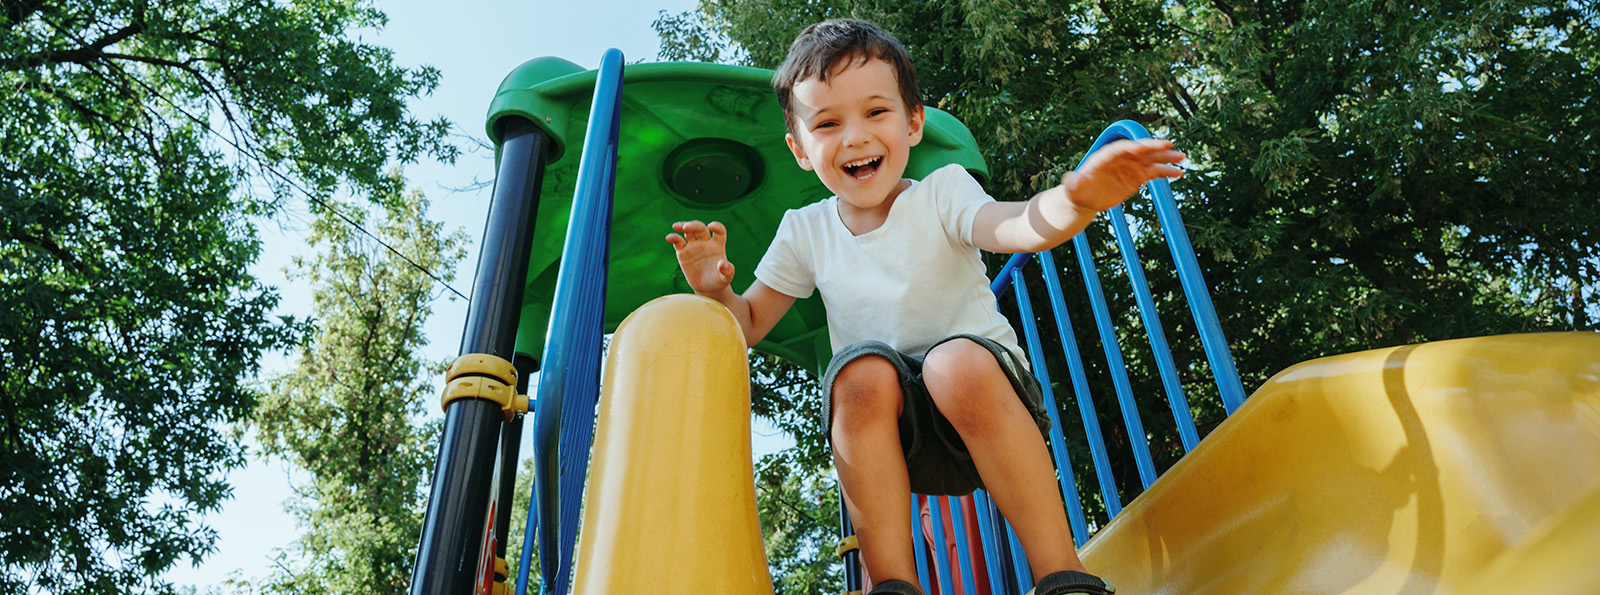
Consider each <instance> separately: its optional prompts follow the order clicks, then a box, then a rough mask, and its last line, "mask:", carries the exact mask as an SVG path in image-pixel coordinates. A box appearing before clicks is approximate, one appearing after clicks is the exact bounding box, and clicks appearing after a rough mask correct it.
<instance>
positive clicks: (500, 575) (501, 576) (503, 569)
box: [494, 557, 511, 582]
mask: <svg viewBox="0 0 1600 595" xmlns="http://www.w3.org/2000/svg"><path fill="white" fill-rule="evenodd" d="M494 574H495V576H496V577H497V579H496V580H498V581H500V582H505V581H506V579H509V578H511V565H510V564H507V563H506V559H505V558H500V557H496V558H495V559H494Z"/></svg>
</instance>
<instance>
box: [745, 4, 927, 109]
mask: <svg viewBox="0 0 1600 595" xmlns="http://www.w3.org/2000/svg"><path fill="white" fill-rule="evenodd" d="M868 60H883V61H884V62H887V63H888V64H889V65H890V66H892V67H894V72H895V79H896V80H898V81H899V82H900V98H901V99H902V100H903V101H905V104H906V109H907V110H911V111H915V110H918V109H921V108H922V92H921V91H919V90H917V69H916V67H914V66H912V65H911V54H909V53H907V52H906V48H905V46H903V45H900V40H898V39H895V38H894V36H893V35H890V34H889V33H888V32H886V31H884V30H883V29H879V28H878V26H877V25H874V24H872V23H868V22H866V21H862V20H858V19H829V20H826V21H823V22H820V23H817V24H814V25H811V26H810V27H806V30H805V31H802V32H800V36H799V37H796V38H794V43H792V44H790V45H789V55H788V57H785V58H784V59H783V64H781V65H779V66H778V72H777V73H775V74H773V75H772V90H773V92H775V93H777V94H778V107H780V108H782V109H783V124H784V126H785V127H787V128H788V129H789V133H790V134H794V132H795V128H794V126H795V122H794V105H793V98H794V86H795V85H796V84H798V83H799V82H800V81H803V80H806V79H809V78H811V77H817V80H820V81H822V82H828V75H829V74H831V73H833V71H835V70H838V69H839V67H840V66H841V65H849V64H853V63H856V62H866V61H868Z"/></svg>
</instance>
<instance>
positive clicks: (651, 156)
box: [487, 58, 988, 373]
mask: <svg viewBox="0 0 1600 595" xmlns="http://www.w3.org/2000/svg"><path fill="white" fill-rule="evenodd" d="M594 82H595V72H594V71H588V70H584V69H583V68H582V67H580V66H578V65H576V64H573V63H571V62H568V61H566V60H563V59H560V58H536V59H533V60H530V61H528V62H526V63H523V64H522V65H521V66H518V67H517V68H516V69H515V70H513V71H512V72H511V74H510V75H508V76H507V77H506V78H505V80H504V81H503V82H502V83H501V84H500V90H499V91H498V92H496V94H495V98H494V101H493V103H491V104H490V106H489V118H488V125H487V126H488V132H489V137H490V138H491V139H492V140H494V142H495V144H496V146H498V145H499V143H500V140H501V138H500V131H499V126H497V123H498V122H499V121H500V120H501V119H502V118H506V117H522V118H526V119H528V120H529V121H532V122H533V123H534V124H535V125H537V126H539V127H541V128H543V129H544V131H545V132H546V133H547V134H548V135H549V136H550V138H551V139H552V140H553V141H554V142H553V145H554V148H553V149H552V150H551V151H550V152H549V153H548V154H547V156H546V160H545V163H546V168H545V177H544V183H543V186H542V187H541V189H540V191H539V197H538V200H539V205H538V211H537V219H536V222H535V229H534V234H533V249H532V252H531V254H530V257H529V261H528V286H527V291H526V293H525V294H524V295H525V297H524V298H523V306H522V318H521V321H522V322H521V326H520V328H519V329H518V332H517V352H519V353H524V354H528V355H531V356H533V357H534V358H539V357H541V356H542V355H543V352H544V342H545V332H546V329H547V328H548V325H549V318H550V309H551V303H552V302H553V300H554V297H555V296H554V292H555V284H556V274H557V272H558V271H559V270H560V266H561V249H562V245H563V242H564V238H565V237H566V233H567V221H568V219H569V217H570V215H571V209H572V199H573V192H574V190H575V188H574V186H575V180H576V178H577V173H578V159H579V156H580V155H581V154H582V148H583V142H584V138H583V135H584V130H585V126H587V124H588V118H589V108H590V103H591V102H592V101H593V95H594ZM784 132H785V130H784V124H783V114H782V112H781V110H779V108H778V101H777V98H776V97H775V96H774V95H773V92H772V71H770V70H762V69H756V68H746V67H741V66H728V65H722V64H704V63H697V62H662V63H654V64H635V65H631V66H628V67H627V68H626V71H625V73H624V75H623V98H622V130H621V135H620V140H619V147H618V156H617V164H616V167H617V170H616V202H615V204H614V205H613V209H612V223H611V263H610V271H609V273H610V278H609V281H608V282H607V283H608V284H607V290H606V308H605V325H606V329H607V331H608V332H609V331H610V330H613V329H615V328H616V327H617V325H618V324H619V323H621V322H622V319H623V318H624V317H626V316H627V315H628V314H629V313H630V312H632V311H633V310H634V309H635V308H637V307H639V306H640V305H641V304H643V303H645V302H647V301H650V300H652V299H654V298H657V297H660V296H662V295H667V294H670V293H688V292H690V291H691V290H690V288H689V286H688V284H687V283H686V282H685V281H684V280H683V275H682V273H681V272H680V271H679V270H678V262H677V259H676V258H675V257H674V256H673V252H672V246H671V245H670V244H668V243H667V242H666V241H665V239H664V238H665V237H666V235H667V233H668V232H670V231H671V226H672V223H673V222H675V221H689V220H701V221H705V222H707V223H709V222H711V221H721V222H722V223H723V224H724V225H726V226H727V227H728V244H727V246H728V259H729V260H730V261H732V262H733V264H734V266H735V269H736V270H735V274H734V281H733V287H734V289H736V290H739V291H743V290H744V289H745V288H746V287H749V285H750V283H751V282H753V281H754V280H755V277H754V272H755V266H756V263H757V262H758V261H760V259H761V256H762V254H764V253H765V251H766V247H767V245H768V244H769V243H771V241H772V236H773V234H774V233H775V232H776V231H777V227H778V222H779V221H780V220H781V219H782V217H783V213H784V211H786V210H788V209H794V208H799V207H800V206H802V205H805V204H808V203H812V202H815V201H818V200H822V199H824V198H827V197H828V196H830V195H831V193H830V192H829V191H828V189H827V188H826V187H824V186H823V185H822V183H821V182H820V181H818V180H817V176H816V175H815V174H813V173H811V172H808V171H805V170H802V169H800V166H799V165H798V164H796V163H795V159H794V156H793V155H792V154H791V153H790V152H789V148H788V146H787V145H786V144H785V143H784V140H783V138H784ZM950 163H960V164H961V165H962V166H963V167H965V168H966V169H967V170H968V171H970V172H972V174H973V176H974V177H976V178H978V180H979V181H985V180H987V178H988V168H987V167H986V166H985V165H984V161H983V157H982V155H981V154H979V152H978V149H977V145H976V142H975V141H974V139H973V137H972V133H971V132H970V131H968V130H967V128H966V126H965V125H963V124H962V123H961V122H960V121H958V120H956V119H955V117H953V116H951V115H949V114H947V113H945V112H942V111H939V110H937V109H933V108H928V110H927V123H926V127H925V131H924V133H923V139H922V142H921V144H919V145H918V146H917V147H915V148H914V149H913V150H912V152H911V158H910V164H909V165H908V167H907V168H906V175H907V176H908V177H912V178H921V177H923V176H925V175H927V174H928V173H929V172H932V171H933V170H935V169H938V168H939V167H942V166H944V165H947V164H950ZM686 339H689V338H686ZM756 349H758V350H760V351H764V352H767V353H771V354H773V355H776V356H779V357H783V358H785V359H788V360H790V361H792V362H795V363H797V364H799V365H801V366H803V367H805V368H806V369H809V370H811V371H813V372H814V373H820V371H821V369H822V367H823V366H826V365H827V363H828V360H829V359H830V357H831V355H832V349H831V348H830V345H829V343H828V331H827V321H826V314H825V312H824V311H823V306H822V300H821V298H820V297H818V296H816V295H813V296H812V297H810V298H808V299H804V300H799V301H797V302H796V303H795V306H794V308H793V309H791V310H790V311H789V313H788V314H787V315H786V316H784V318H783V319H782V320H781V321H779V322H778V325H777V326H776V327H774V328H773V329H772V332H771V333H770V334H768V335H767V337H766V339H765V340H763V341H762V342H761V343H760V344H759V345H756Z"/></svg>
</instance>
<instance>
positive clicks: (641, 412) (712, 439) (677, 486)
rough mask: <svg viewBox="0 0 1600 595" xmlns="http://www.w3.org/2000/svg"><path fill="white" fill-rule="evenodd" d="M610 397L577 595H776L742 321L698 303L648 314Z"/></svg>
mask: <svg viewBox="0 0 1600 595" xmlns="http://www.w3.org/2000/svg"><path fill="white" fill-rule="evenodd" d="M601 387H602V394H601V398H600V411H599V414H598V417H599V419H598V424H599V429H598V434H597V435H596V437H595V445H594V455H593V458H592V460H591V463H590V465H591V467H590V472H589V482H588V486H587V489H586V492H585V506H586V507H587V508H588V510H589V511H591V512H590V513H588V514H585V515H583V527H582V530H581V532H580V533H579V537H578V557H577V560H578V566H577V570H576V573H575V576H574V583H573V590H572V592H573V593H575V594H578V595H584V594H590V595H604V594H612V593H660V594H669V595H670V594H683V595H687V594H690V593H695V594H704V593H738V594H752V595H761V594H765V595H771V594H772V575H771V574H770V572H769V571H768V569H767V558H766V553H765V551H764V550H763V549H762V546H761V526H760V521H759V519H758V517H757V516H756V499H755V480H754V475H755V474H754V468H753V466H752V464H751V460H750V378H749V368H748V361H747V359H746V355H745V347H744V337H743V336H742V335H741V334H740V332H739V326H738V323H737V322H735V321H734V320H733V316H732V315H731V314H729V313H728V310H727V309H726V308H724V307H723V306H722V305H721V304H718V303H716V302H714V301H711V300H708V299H705V298H701V297H696V296H693V295H672V296H667V297H663V298H659V299H656V300H654V301H651V302H649V303H647V304H645V305H643V306H641V307H639V309H638V310H635V311H634V312H633V314H631V315H629V316H628V318H627V319H626V320H624V321H623V322H622V324H621V325H620V326H619V327H617V331H616V334H615V335H613V336H612V340H611V350H610V354H609V356H608V358H607V361H606V365H605V377H604V381H603V382H602V383H601Z"/></svg>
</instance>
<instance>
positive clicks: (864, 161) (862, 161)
mask: <svg viewBox="0 0 1600 595" xmlns="http://www.w3.org/2000/svg"><path fill="white" fill-rule="evenodd" d="M877 161H878V158H877V157H868V158H866V159H857V160H855V161H851V162H849V163H846V164H844V166H845V167H861V166H863V165H867V164H869V163H876V162H877Z"/></svg>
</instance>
